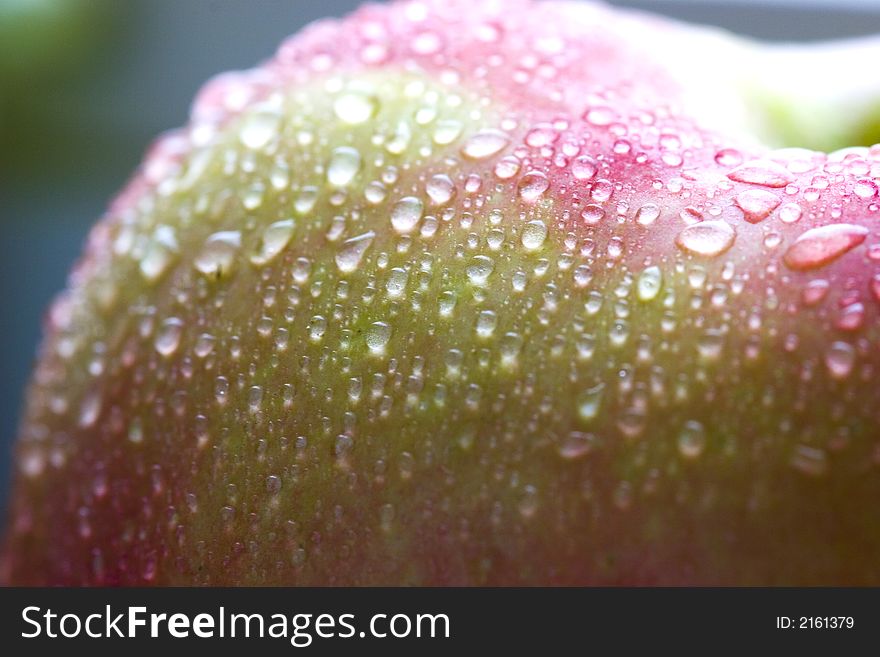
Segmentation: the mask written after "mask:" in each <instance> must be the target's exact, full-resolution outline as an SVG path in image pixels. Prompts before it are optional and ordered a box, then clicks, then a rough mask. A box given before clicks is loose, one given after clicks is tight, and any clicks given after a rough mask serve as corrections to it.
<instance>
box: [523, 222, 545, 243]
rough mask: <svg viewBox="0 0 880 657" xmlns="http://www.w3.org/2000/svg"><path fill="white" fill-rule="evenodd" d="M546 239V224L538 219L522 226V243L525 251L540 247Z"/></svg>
mask: <svg viewBox="0 0 880 657" xmlns="http://www.w3.org/2000/svg"><path fill="white" fill-rule="evenodd" d="M546 239H547V226H546V224H545V223H544V222H543V221H541V220H540V219H534V220H532V221H530V222H528V223H527V224H526V225H525V226H523V231H522V245H523V246H524V247H525V248H526V250H527V251H535V250H537V249H540V248H541V247H542V246H543V245H544V240H546Z"/></svg>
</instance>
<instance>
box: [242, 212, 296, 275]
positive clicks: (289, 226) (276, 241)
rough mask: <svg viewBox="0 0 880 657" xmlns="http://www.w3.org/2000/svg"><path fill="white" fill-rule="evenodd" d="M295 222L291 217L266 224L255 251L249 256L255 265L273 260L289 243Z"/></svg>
mask: <svg viewBox="0 0 880 657" xmlns="http://www.w3.org/2000/svg"><path fill="white" fill-rule="evenodd" d="M295 227H296V223H295V222H294V220H293V219H282V220H281V221H276V222H274V223H272V224H269V225H268V226H266V228H265V229H264V230H263V236H262V239H261V241H260V247H259V250H258V251H257V253H255V254H254V255H252V256H251V262H252V263H254V264H255V265H265V264H267V263H268V262H271V261H272V260H274V259H275V258H276V257H277V256H278V254H279V253H281V252H282V251H283V250H284V249H285V247H286V246H287V245H288V244H289V243H290V238H291V237H292V236H293V229H294V228H295Z"/></svg>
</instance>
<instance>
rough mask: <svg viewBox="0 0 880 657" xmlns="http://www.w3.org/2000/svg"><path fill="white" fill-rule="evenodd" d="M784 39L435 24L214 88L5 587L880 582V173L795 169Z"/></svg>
mask: <svg viewBox="0 0 880 657" xmlns="http://www.w3.org/2000/svg"><path fill="white" fill-rule="evenodd" d="M760 49H761V46H758V45H756V44H751V43H747V42H743V41H740V40H737V39H735V38H733V37H731V36H728V35H724V34H721V33H716V32H711V31H706V30H702V29H698V28H693V27H686V26H681V25H678V24H673V23H669V22H666V21H663V20H660V19H656V18H651V17H647V16H642V15H636V14H629V13H624V12H618V11H615V10H610V9H607V8H605V7H603V6H600V5H593V4H588V3H571V4H569V3H531V2H517V3H504V4H503V5H502V4H501V3H493V2H477V3H474V2H457V1H456V2H436V3H433V2H429V3H412V2H411V3H398V4H393V5H389V6H384V5H383V6H366V7H364V8H362V9H361V10H359V11H358V12H357V13H355V14H354V15H353V16H351V17H349V18H347V19H345V20H343V21H334V22H322V23H318V24H316V25H314V26H311V27H309V28H307V29H306V30H305V31H304V32H303V33H301V34H300V35H298V36H296V37H294V38H292V39H291V40H289V41H288V42H286V43H285V44H283V45H282V47H281V49H280V50H279V52H278V54H277V55H276V57H275V58H274V59H273V60H272V61H270V62H268V63H267V64H265V65H263V66H262V67H260V68H258V69H254V70H253V71H248V72H243V73H234V74H226V75H224V76H221V77H219V78H217V79H216V80H214V81H212V82H211V83H209V84H208V85H207V86H206V87H205V89H204V90H203V91H202V92H201V93H200V95H199V97H198V98H197V100H196V102H195V104H194V107H193V117H192V121H191V123H190V125H189V126H187V127H186V128H185V129H183V130H180V131H177V132H175V133H172V134H170V135H167V136H165V137H163V138H162V139H161V140H160V141H159V142H157V144H156V145H155V146H154V147H153V149H151V151H150V153H149V154H148V156H147V158H146V160H145V162H144V165H143V166H142V167H141V169H140V170H139V171H138V173H137V174H136V176H135V177H134V178H133V179H132V181H131V183H130V184H129V186H128V187H127V188H126V189H125V190H123V192H122V193H121V194H120V196H119V197H118V198H117V199H116V201H114V202H113V204H111V206H110V208H109V210H108V212H107V214H106V216H105V217H103V218H102V219H101V221H100V222H99V223H98V224H97V225H96V226H95V228H94V229H93V231H92V233H91V235H90V237H89V240H88V244H87V246H86V250H85V254H84V256H83V258H82V259H81V261H80V262H79V263H78V265H77V266H76V268H75V269H74V271H73V273H72V274H71V277H70V281H69V285H68V287H67V289H66V290H65V291H64V292H63V293H62V294H61V295H60V296H59V298H58V299H57V300H56V302H55V303H54V304H53V306H52V308H51V309H50V311H49V314H48V316H47V320H46V337H45V340H44V343H43V345H42V348H41V352H40V356H39V360H38V362H37V365H36V369H35V372H34V376H33V382H32V384H31V386H30V389H29V393H28V399H27V406H26V410H25V414H24V420H23V423H22V427H21V432H20V437H19V441H18V444H17V457H16V458H17V474H16V483H15V490H14V498H13V502H12V511H11V517H10V521H9V525H8V531H7V538H6V551H5V558H4V566H3V568H4V574H5V578H6V580H7V581H8V582H10V583H14V584H24V585H34V584H68V585H95V584H99V585H100V584H103V585H108V584H109V585H115V584H126V585H132V584H134V585H148V584H152V585H160V584H161V585H230V584H235V585H257V584H269V585H291V584H293V585H374V584H392V585H398V584H413V585H425V584H433V585H478V584H480V585H482V584H492V585H514V584H552V585H575V584H578V585H581V584H588V585H633V584H640V585H694V584H699V585H703V584H725V585H728V584H740V585H801V584H836V585H844V584H855V585H867V584H873V585H876V584H878V583H880V559H878V557H877V555H878V554H880V506H878V504H877V500H878V499H880V386H878V385H877V376H878V365H880V350H878V345H880V322H878V298H880V278H878V271H880V240H878V236H880V228H878V226H880V221H878V220H880V211H878V198H877V182H878V180H880V147H878V146H874V147H870V148H868V147H862V148H850V149H845V150H840V151H836V152H832V153H823V152H817V151H808V150H805V149H792V148H788V149H781V150H771V148H770V147H769V146H767V145H764V142H763V141H762V140H761V139H759V138H758V137H756V136H754V135H755V134H756V133H755V132H754V123H753V122H752V121H751V119H752V118H753V117H754V112H752V111H751V109H752V108H751V107H750V106H749V104H748V97H749V95H748V93H744V92H743V87H742V86H741V85H740V81H741V79H742V77H743V76H744V73H742V72H741V71H739V70H738V69H737V68H736V66H737V65H740V66H742V65H743V62H744V61H746V62H748V61H756V60H754V59H749V58H751V57H757V55H754V54H753V53H760V52H762V51H761V50H760ZM767 79H770V78H769V76H768V78H767ZM774 102H775V101H774Z"/></svg>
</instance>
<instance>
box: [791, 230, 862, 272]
mask: <svg viewBox="0 0 880 657" xmlns="http://www.w3.org/2000/svg"><path fill="white" fill-rule="evenodd" d="M867 235H868V229H867V228H864V227H863V226H856V225H854V224H832V225H830V226H820V227H819V228H811V229H810V230H808V231H807V232H805V233H803V234H802V235H800V236H799V237H798V238H797V239H796V240H795V241H794V243H793V244H792V245H791V246H790V247H788V250H787V251H786V252H785V256H783V261H784V262H785V264H786V266H788V267H789V268H790V269H795V270H798V271H801V270H806V269H815V268H817V267H821V266H822V265H825V264H828V263H829V262H831V261H832V260H836V259H837V258H839V257H840V256H842V255H843V254H844V253H846V252H847V251H849V250H850V249H852V248H854V247H856V246H858V245H859V244H861V243H862V242H864V241H865V237H866V236H867Z"/></svg>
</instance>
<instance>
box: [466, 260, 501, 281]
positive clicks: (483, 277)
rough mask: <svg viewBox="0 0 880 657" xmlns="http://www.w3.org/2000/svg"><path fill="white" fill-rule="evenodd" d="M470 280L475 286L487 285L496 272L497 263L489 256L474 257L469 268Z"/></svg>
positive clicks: (468, 275)
mask: <svg viewBox="0 0 880 657" xmlns="http://www.w3.org/2000/svg"><path fill="white" fill-rule="evenodd" d="M466 271H467V277H468V280H469V281H470V282H471V283H472V284H474V285H485V284H486V281H487V280H488V278H489V276H490V275H491V274H492V272H493V271H495V261H494V260H492V258H490V257H489V256H484V255H478V256H474V257H473V259H472V260H471V263H470V264H469V265H468V267H467V270H466Z"/></svg>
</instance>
